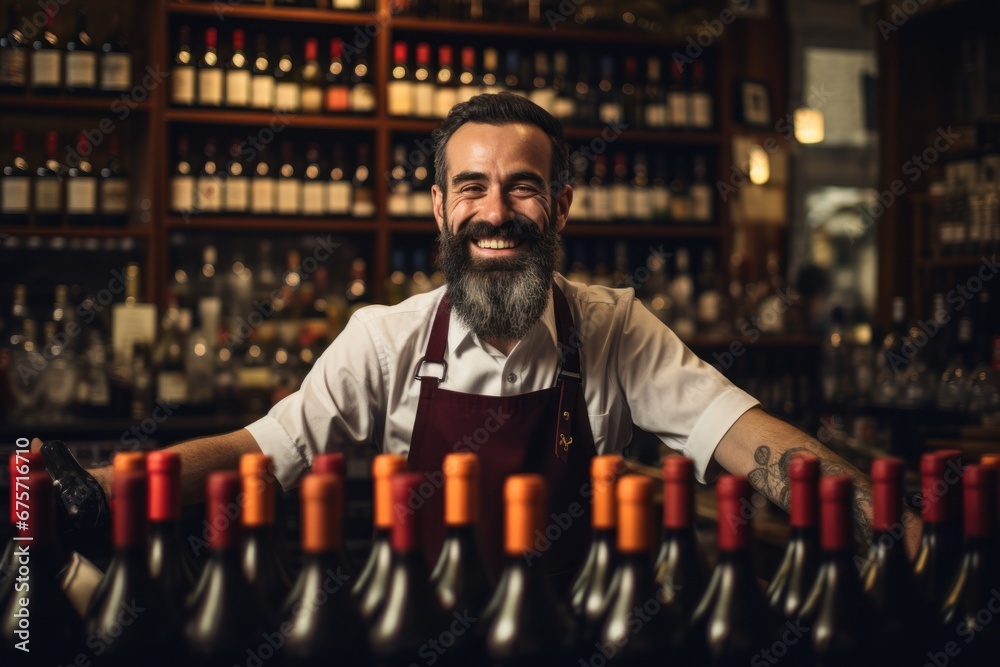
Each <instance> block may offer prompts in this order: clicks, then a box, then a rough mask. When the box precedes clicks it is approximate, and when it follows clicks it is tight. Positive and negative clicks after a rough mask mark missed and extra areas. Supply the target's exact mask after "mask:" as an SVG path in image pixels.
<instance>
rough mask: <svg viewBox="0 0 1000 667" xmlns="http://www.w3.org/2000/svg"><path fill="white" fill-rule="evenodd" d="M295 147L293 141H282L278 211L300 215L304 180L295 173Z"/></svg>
mask: <svg viewBox="0 0 1000 667" xmlns="http://www.w3.org/2000/svg"><path fill="white" fill-rule="evenodd" d="M295 166H296V165H295V149H294V147H293V146H292V142H290V141H283V142H281V165H280V166H279V167H278V181H277V185H278V190H277V194H278V198H277V204H278V209H277V210H278V213H280V214H283V215H300V214H301V213H302V181H301V180H299V177H298V175H297V174H296V173H295V171H296V170H295Z"/></svg>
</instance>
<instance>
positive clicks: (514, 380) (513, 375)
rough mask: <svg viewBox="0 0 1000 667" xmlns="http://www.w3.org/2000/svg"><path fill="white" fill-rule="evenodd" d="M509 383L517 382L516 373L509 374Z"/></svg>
mask: <svg viewBox="0 0 1000 667" xmlns="http://www.w3.org/2000/svg"><path fill="white" fill-rule="evenodd" d="M507 382H511V383H514V382H517V374H516V373H507Z"/></svg>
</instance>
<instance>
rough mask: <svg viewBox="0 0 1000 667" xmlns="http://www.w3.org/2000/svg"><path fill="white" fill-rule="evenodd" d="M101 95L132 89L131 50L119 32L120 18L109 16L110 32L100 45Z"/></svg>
mask: <svg viewBox="0 0 1000 667" xmlns="http://www.w3.org/2000/svg"><path fill="white" fill-rule="evenodd" d="M100 70H101V76H100V84H99V85H100V89H101V92H102V93H106V94H112V95H115V94H118V93H124V92H127V91H129V90H131V88H132V50H131V49H130V48H129V45H128V42H127V41H126V40H125V36H124V35H122V31H121V16H120V15H119V14H118V12H114V13H112V14H111V32H110V34H109V35H108V37H107V39H105V40H104V42H103V43H102V44H101V66H100Z"/></svg>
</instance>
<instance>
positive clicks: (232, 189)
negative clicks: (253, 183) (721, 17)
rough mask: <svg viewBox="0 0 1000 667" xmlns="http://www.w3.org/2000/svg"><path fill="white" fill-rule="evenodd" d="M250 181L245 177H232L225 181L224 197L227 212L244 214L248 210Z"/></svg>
mask: <svg viewBox="0 0 1000 667" xmlns="http://www.w3.org/2000/svg"><path fill="white" fill-rule="evenodd" d="M249 181H250V179H249V178H245V177H236V178H234V177H232V176H230V177H229V178H228V179H227V180H226V194H225V197H224V201H225V209H226V210H227V211H236V212H245V211H247V210H249V208H250V183H249Z"/></svg>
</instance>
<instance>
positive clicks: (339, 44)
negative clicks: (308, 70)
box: [324, 37, 350, 113]
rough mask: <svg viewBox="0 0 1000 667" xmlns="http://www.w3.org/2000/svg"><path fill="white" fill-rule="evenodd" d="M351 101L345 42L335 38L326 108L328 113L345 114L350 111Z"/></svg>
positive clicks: (327, 75)
mask: <svg viewBox="0 0 1000 667" xmlns="http://www.w3.org/2000/svg"><path fill="white" fill-rule="evenodd" d="M349 100H350V88H349V87H348V85H347V72H346V71H345V70H344V40H342V39H341V38H340V37H334V38H333V39H331V40H330V66H329V67H328V68H327V70H326V99H325V101H324V107H325V109H326V110H327V111H332V112H334V113H343V112H344V111H347V109H348V105H349Z"/></svg>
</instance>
